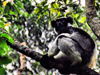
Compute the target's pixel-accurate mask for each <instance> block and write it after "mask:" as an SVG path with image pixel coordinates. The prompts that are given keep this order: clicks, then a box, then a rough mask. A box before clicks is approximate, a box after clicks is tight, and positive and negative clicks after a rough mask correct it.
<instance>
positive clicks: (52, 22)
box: [51, 20, 57, 28]
mask: <svg viewBox="0 0 100 75" xmlns="http://www.w3.org/2000/svg"><path fill="white" fill-rule="evenodd" d="M51 26H52V27H53V28H55V27H56V26H57V25H56V21H54V20H53V21H51Z"/></svg>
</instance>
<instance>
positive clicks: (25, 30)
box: [0, 0, 100, 75]
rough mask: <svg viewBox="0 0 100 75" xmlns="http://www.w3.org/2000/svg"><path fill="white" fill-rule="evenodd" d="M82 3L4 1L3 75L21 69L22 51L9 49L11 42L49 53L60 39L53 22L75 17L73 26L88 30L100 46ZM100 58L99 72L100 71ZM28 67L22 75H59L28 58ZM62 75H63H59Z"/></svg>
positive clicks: (0, 20) (0, 18)
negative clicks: (8, 44)
mask: <svg viewBox="0 0 100 75" xmlns="http://www.w3.org/2000/svg"><path fill="white" fill-rule="evenodd" d="M81 1H82V0H81ZM81 1H80V0H79V1H78V0H76V1H75V0H53V1H50V0H9V1H8V0H2V1H1V0H0V29H1V28H3V29H5V30H6V33H2V32H1V31H2V30H0V75H6V74H8V75H12V74H15V73H16V70H17V69H18V68H19V66H20V58H19V57H20V54H21V53H19V52H17V51H15V50H13V49H11V48H10V47H9V46H7V44H6V41H5V40H8V41H10V42H12V43H13V40H12V39H14V40H18V41H19V42H22V43H23V42H26V44H27V46H28V47H30V48H32V49H33V50H35V51H37V52H39V53H42V54H46V53H47V51H48V49H49V46H50V45H51V43H52V41H53V40H54V39H55V37H56V36H57V35H56V34H55V33H54V30H53V29H52V27H51V20H53V19H57V18H60V17H68V16H71V17H73V19H74V24H73V26H75V27H79V28H81V29H84V30H85V31H86V32H88V33H89V34H90V36H91V37H92V38H93V39H94V41H95V42H96V43H97V45H98V50H100V43H99V41H98V39H97V37H96V36H95V35H94V34H93V32H92V31H91V29H90V27H89V26H88V24H87V22H86V15H85V12H86V10H85V6H83V5H82V3H81ZM95 6H96V11H97V14H98V16H99V17H100V1H99V0H95ZM99 57H100V55H99V56H98V61H97V66H96V68H95V69H96V71H97V72H100V65H99V64H100V59H99ZM25 60H26V66H25V69H24V70H23V71H22V75H56V74H59V72H58V71H57V70H55V69H52V70H46V69H44V68H43V67H42V66H41V65H40V63H39V62H36V61H35V60H32V59H31V58H29V57H26V59H25ZM59 75H60V74H59Z"/></svg>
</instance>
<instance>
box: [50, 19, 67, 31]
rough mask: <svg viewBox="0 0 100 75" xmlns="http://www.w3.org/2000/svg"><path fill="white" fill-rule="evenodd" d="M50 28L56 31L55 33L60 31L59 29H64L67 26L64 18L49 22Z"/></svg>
mask: <svg viewBox="0 0 100 75" xmlns="http://www.w3.org/2000/svg"><path fill="white" fill-rule="evenodd" d="M51 24H52V27H53V28H55V29H56V31H58V30H60V29H61V28H64V27H66V26H67V20H66V18H60V19H57V20H53V21H52V22H51Z"/></svg>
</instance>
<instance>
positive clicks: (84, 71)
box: [6, 41, 99, 75]
mask: <svg viewBox="0 0 100 75" xmlns="http://www.w3.org/2000/svg"><path fill="white" fill-rule="evenodd" d="M6 42H7V44H8V45H9V46H10V47H11V48H13V49H15V50H17V51H19V52H21V53H23V54H24V55H26V56H28V57H30V58H32V59H34V60H36V61H38V62H40V63H41V65H42V66H43V67H44V68H46V69H52V68H55V69H58V70H59V71H60V73H63V74H67V73H68V71H69V73H70V72H71V73H76V74H79V75H99V74H98V73H97V72H95V71H94V70H91V69H90V68H88V67H85V66H83V67H77V68H75V67H71V68H69V69H66V68H67V66H65V65H64V64H62V63H61V62H58V61H57V60H55V59H54V58H49V57H48V56H47V55H41V54H39V53H38V52H35V51H34V50H32V49H30V48H28V47H26V46H23V45H22V44H21V43H19V42H15V43H14V44H12V43H10V42H8V41H6ZM66 64H67V62H66Z"/></svg>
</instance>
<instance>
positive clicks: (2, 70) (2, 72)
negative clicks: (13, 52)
mask: <svg viewBox="0 0 100 75" xmlns="http://www.w3.org/2000/svg"><path fill="white" fill-rule="evenodd" d="M0 75H6V71H5V68H2V67H0Z"/></svg>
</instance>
